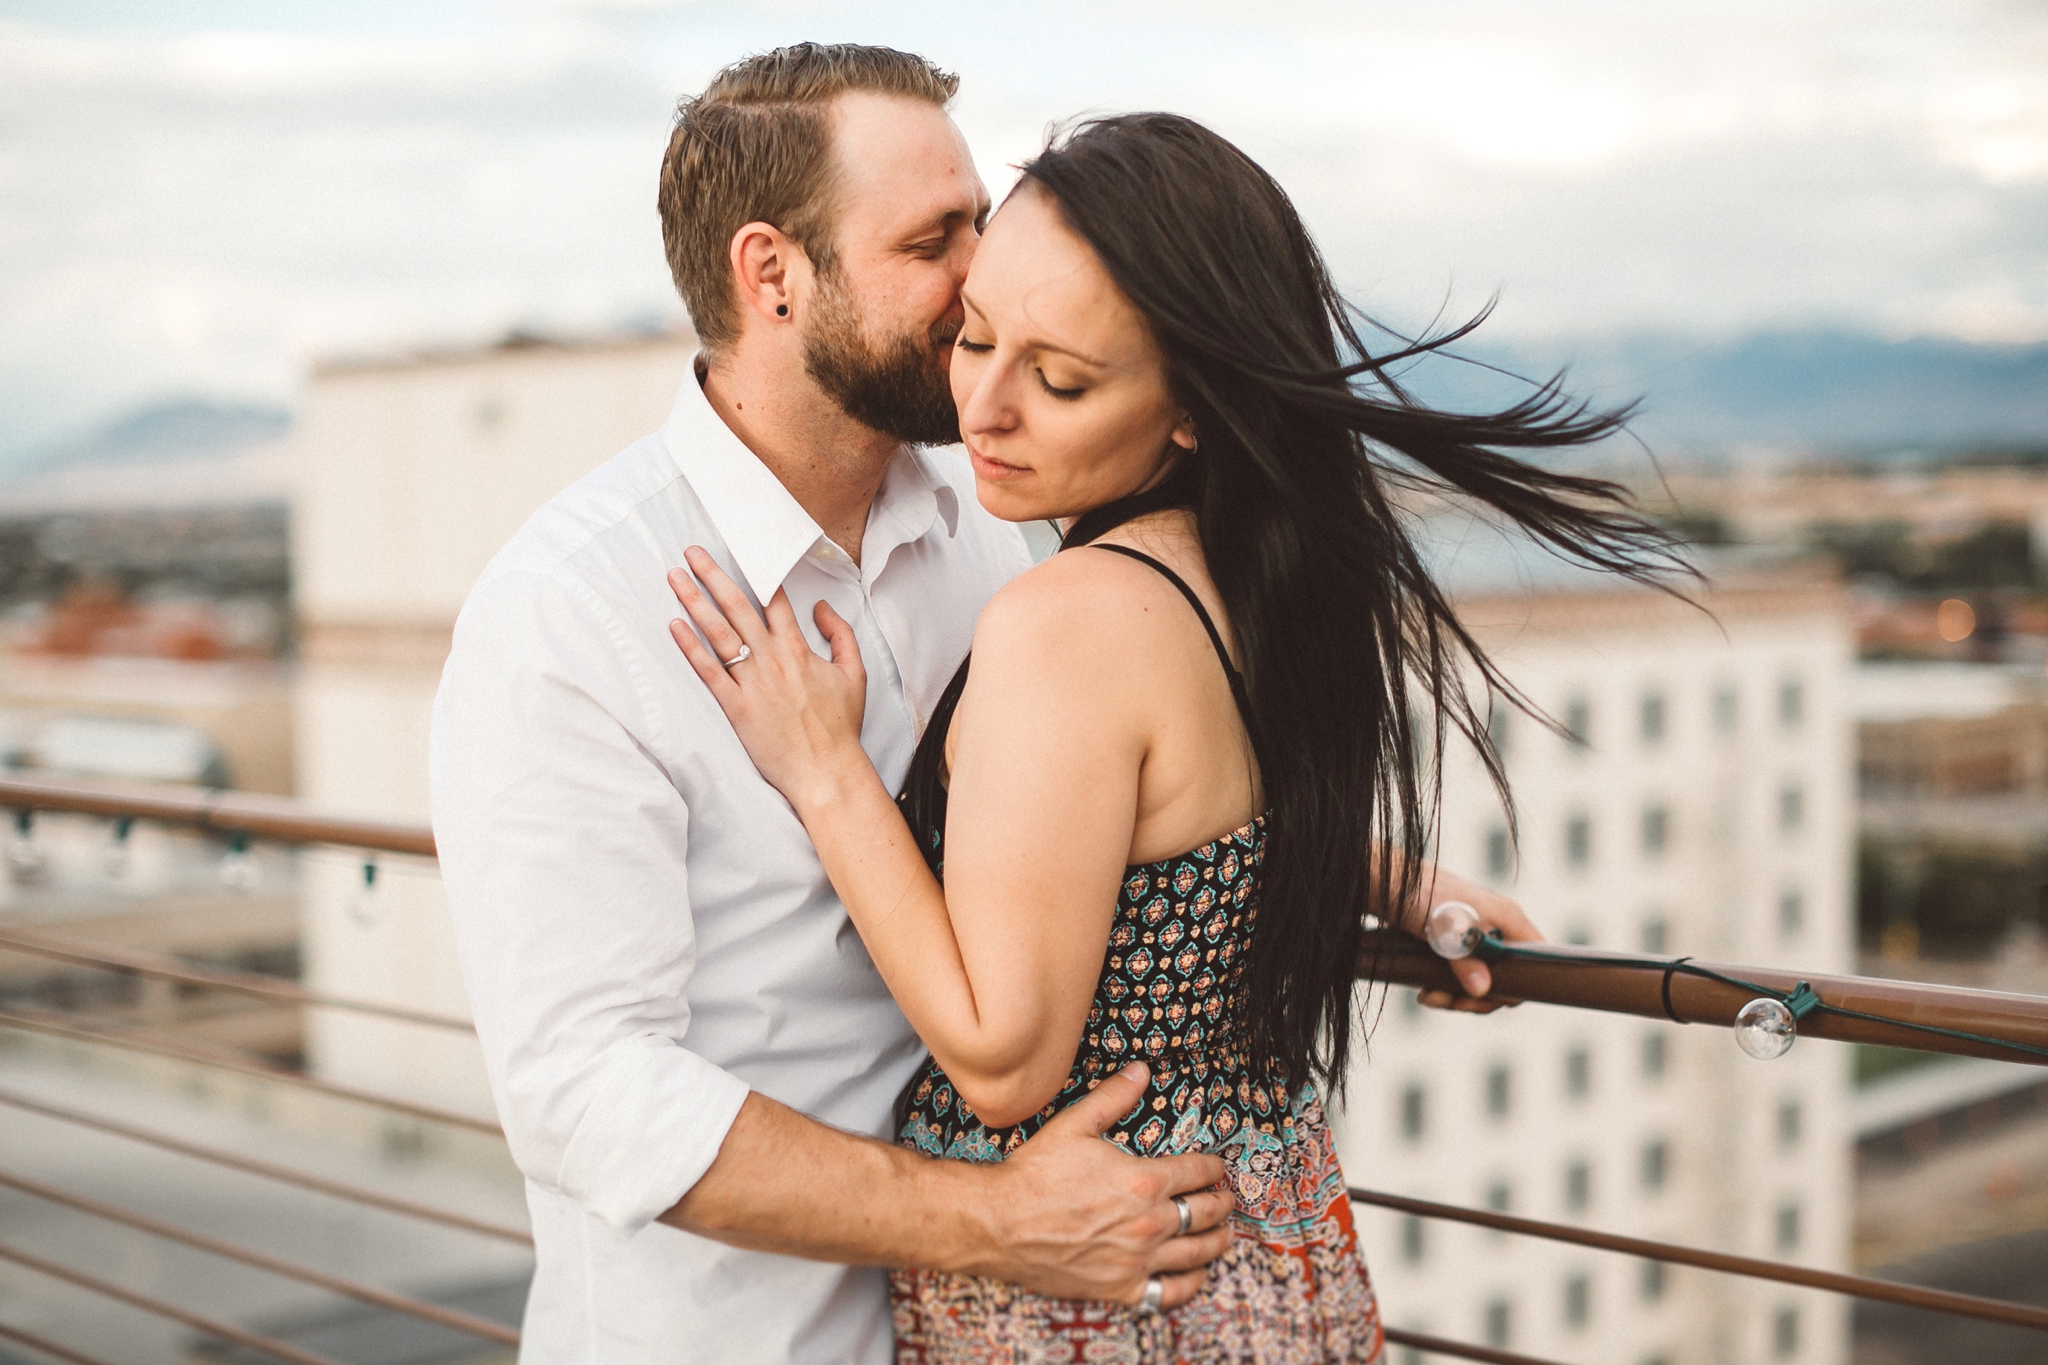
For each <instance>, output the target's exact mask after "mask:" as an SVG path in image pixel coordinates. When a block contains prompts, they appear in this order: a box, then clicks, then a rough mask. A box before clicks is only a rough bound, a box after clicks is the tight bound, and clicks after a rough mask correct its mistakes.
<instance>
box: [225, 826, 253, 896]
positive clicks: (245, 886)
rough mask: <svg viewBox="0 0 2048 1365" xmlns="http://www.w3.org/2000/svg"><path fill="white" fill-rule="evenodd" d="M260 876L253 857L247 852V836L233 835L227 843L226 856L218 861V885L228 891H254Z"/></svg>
mask: <svg viewBox="0 0 2048 1365" xmlns="http://www.w3.org/2000/svg"><path fill="white" fill-rule="evenodd" d="M261 875H262V874H261V873H260V872H258V871H257V868H256V859H255V857H254V856H253V855H252V854H251V853H250V852H249V836H248V835H246V834H237V835H235V836H234V838H233V839H232V840H231V841H229V843H228V851H227V855H226V856H225V857H223V858H222V859H221V860H220V884H221V885H222V886H225V887H226V888H227V889H228V890H230V891H243V892H248V891H254V890H255V889H256V883H257V881H258V879H259V878H260V877H261Z"/></svg>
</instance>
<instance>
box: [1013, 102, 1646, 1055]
mask: <svg viewBox="0 0 2048 1365" xmlns="http://www.w3.org/2000/svg"><path fill="white" fill-rule="evenodd" d="M1022 170H1023V174H1024V177H1025V179H1024V180H1023V181H1020V182H1019V185H1020V187H1021V186H1023V185H1024V184H1027V183H1029V184H1035V185H1037V186H1039V187H1041V188H1042V189H1044V190H1045V191H1046V192H1047V193H1048V194H1050V196H1051V197H1052V199H1053V200H1054V201H1055V202H1056V203H1057V204H1058V206H1059V210H1060V212H1061V213H1062V214H1063V216H1064V218H1065V221H1066V223H1067V224H1068V225H1069V226H1070V227H1072V229H1073V230H1074V231H1075V232H1076V233H1078V234H1079V235H1080V236H1081V237H1082V238H1083V239H1084V240H1085V241H1086V242H1087V243H1088V244H1089V245H1090V246H1091V247H1093V248H1094V250H1095V253H1096V255H1097V256H1098V257H1099V258H1100V259H1101V261H1102V264H1103V265H1104V267H1106V268H1107V270H1108V272H1109V275H1110V277H1111V278H1112V279H1113V280H1114V281H1115V282H1116V284H1117V286H1118V288H1120V289H1121V290H1122V291H1123V293H1124V295H1125V297H1127V298H1128V299H1130V301H1131V302H1132V303H1133V304H1135V305H1136V306H1137V309H1138V311H1139V312H1140V313H1142V314H1143V315H1144V317H1145V319H1146V321H1147V322H1148V323H1149V324H1150V326H1151V329H1152V333H1153V335H1154V337H1155V338H1156V340H1157V342H1158V344H1159V346H1160V348H1161V349H1162V350H1163V351H1164V353H1165V356H1166V365H1167V375H1168V381H1169V383H1170V384H1171V386H1172V390H1173V393H1174V395H1175V397H1176V398H1177V400H1178V401H1179V402H1180V403H1181V404H1183V405H1184V406H1185V407H1186V409H1187V411H1188V412H1190V413H1191V414H1192V415H1193V417H1194V422H1195V429H1196V432H1197V434H1198V437H1199V442H1200V444H1199V448H1198V449H1197V450H1196V451H1195V452H1193V453H1192V454H1189V455H1186V456H1184V457H1182V459H1181V461H1180V463H1179V465H1178V466H1177V467H1176V468H1175V469H1174V471H1173V473H1172V475H1171V476H1170V477H1169V478H1168V480H1167V481H1166V482H1165V483H1164V484H1162V485H1161V487H1160V488H1158V489H1155V490H1152V491H1151V492H1150V493H1149V494H1146V495H1140V498H1139V499H1138V500H1135V501H1129V500H1127V502H1126V503H1125V504H1123V505H1119V504H1111V505H1109V506H1107V507H1102V508H1097V509H1095V510H1094V511H1093V512H1091V513H1089V514H1087V515H1086V516H1084V517H1082V518H1080V519H1079V521H1077V522H1076V524H1075V525H1074V526H1073V527H1071V528H1070V530H1069V533H1068V536H1067V543H1068V544H1075V543H1085V542H1086V541H1088V540H1090V539H1093V538H1094V537H1096V536H1098V535H1100V534H1102V533H1103V532H1104V531H1106V530H1108V529H1110V527H1111V526H1113V525H1115V524H1116V523H1117V522H1120V521H1123V520H1127V519H1128V518H1129V516H1131V515H1132V514H1134V513H1136V512H1139V511H1142V510H1145V509H1146V508H1148V507H1151V506H1156V505H1158V504H1159V503H1160V502H1161V501H1166V502H1169V503H1177V504H1178V505H1182V506H1190V507H1192V508H1193V509H1194V512H1195V514H1196V519H1197V523H1198V526H1199V530H1200V536H1201V546H1202V553H1203V555H1204V556H1205V558H1206V560H1207V563H1208V568H1209V572H1210V575H1211V577H1212V578H1213V579H1214V581H1215V584H1216V588H1217V590H1218V592H1219V593H1220V594H1221V595H1222V598H1223V602H1224V605H1225V607H1226V608H1227V609H1228V611H1229V614H1230V621H1231V624H1232V626H1234V627H1235V629H1236V632H1237V638H1238V641H1239V643H1240V646H1241V652H1242V656H1243V672H1244V677H1245V685H1246V688H1247V691H1248V693H1249V696H1250V711H1251V726H1250V728H1251V731H1252V734H1251V740H1252V746H1253V752H1254V754H1255V755H1256V757H1257V760H1258V764H1259V769H1260V774H1261V778H1262V780H1263V783H1264V786H1265V795H1266V804H1267V810H1268V812H1269V817H1270V818H1269V825H1268V827H1269V831H1270V832H1269V835H1268V844H1267V851H1266V857H1265V865H1264V880H1263V885H1262V888H1261V891H1260V908H1259V918H1258V923H1257V928H1256V929H1255V931H1254V932H1253V934H1252V938H1251V942H1250V945H1249V961H1248V963H1247V966H1246V971H1245V978H1244V984H1245V991H1246V995H1245V998H1246V1000H1247V1010H1248V1017H1247V1018H1246V1019H1245V1021H1244V1023H1245V1026H1246V1028H1247V1030H1248V1036H1247V1040H1246V1041H1247V1043H1248V1044H1249V1046H1250V1049H1251V1053H1252V1055H1253V1056H1254V1057H1260V1058H1264V1059H1269V1060H1271V1061H1272V1062H1274V1063H1277V1065H1278V1066H1279V1067H1280V1068H1281V1070H1282V1071H1283V1072H1284V1073H1285V1074H1286V1075H1287V1076H1288V1077H1290V1078H1291V1079H1293V1080H1294V1081H1296V1082H1299V1081H1301V1080H1304V1079H1307V1078H1310V1077H1314V1078H1316V1079H1320V1080H1321V1081H1323V1082H1324V1083H1325V1084H1326V1085H1328V1086H1329V1087H1330V1088H1332V1089H1341V1087H1342V1084H1343V1077H1344V1074H1345V1065H1346V1062H1347V1059H1348V1057H1349V1054H1350V1049H1351V1045H1352V1038H1353V1030H1354V1025H1355V1016H1356V1011H1355V1010H1354V1008H1353V1000H1354V987H1355V984H1356V978H1357V974H1358V971H1359V968H1360V965H1361V963H1360V956H1361V953H1362V951H1363V948H1364V942H1365V939H1364V934H1365V924H1364V919H1365V916H1366V915H1368V914H1370V915H1375V916H1377V917H1379V918H1380V919H1381V920H1383V921H1391V920H1392V919H1393V917H1394V916H1393V910H1392V907H1397V906H1403V905H1406V904H1408V903H1409V901H1410V899H1411V897H1412V896H1413V895H1414V893H1415V892H1416V890H1417V875H1418V868H1419V866H1420V864H1421V863H1422V861H1423V859H1424V857H1425V856H1426V855H1425V849H1426V848H1427V847H1428V845H1429V842H1430V836H1431V834H1432V833H1433V831H1434V828H1435V825H1436V817H1437V807H1438V800H1439V796H1440V791H1441V773H1440V768H1441V763H1440V760H1441V756H1442V753H1443V749H1444V745H1445V739H1446V737H1447V734H1448V733H1450V732H1451V731H1456V732H1458V733H1461V734H1462V735H1463V736H1464V737H1465V739H1466V740H1467V741H1469V742H1470V743H1471V744H1472V745H1473V746H1474V748H1475V749H1476V750H1477V751H1478V752H1479V754H1480V756H1481V758H1482V759H1483V761H1484V763H1485V766H1486V770H1487V772H1488V774H1489V775H1490V776H1491V778H1492V780H1493V783H1494V785H1495V787H1496V789H1497V790H1498V791H1499V793H1500V795H1501V796H1502V798H1503V800H1506V798H1507V795H1508V792H1507V780H1506V775H1505V772H1504V770H1503V768H1502V766H1501V763H1500V758H1499V755H1498V754H1497V753H1496V752H1495V750H1494V748H1493V746H1492V744H1491V742H1490V740H1489V737H1488V733H1487V726H1486V725H1485V723H1484V721H1483V720H1482V718H1481V715H1480V714H1479V710H1480V709H1483V705H1491V704H1493V702H1494V699H1495V698H1502V699H1505V700H1507V701H1508V702H1510V703H1512V704H1516V705H1520V706H1522V707H1523V709H1525V710H1530V711H1532V712H1533V711H1534V708H1533V707H1531V706H1529V704H1528V703H1527V701H1526V699H1525V698H1523V697H1522V695H1521V694H1520V693H1519V692H1518V691H1517V690H1516V688H1515V687H1514V686H1513V685H1512V684H1510V683H1509V682H1508V680H1507V679H1506V678H1504V677H1503V676H1501V674H1500V673H1499V672H1498V670H1497V669H1496V668H1495V666H1494V665H1493V663H1492V662H1491V661H1490V660H1489V659H1488V658H1487V656H1486V653H1485V651H1484V650H1482V649H1481V648H1480V646H1479V644H1478V642H1477V641H1476V640H1474V639H1473V637H1472V636H1471V634H1470V633H1468V631H1467V630H1466V628H1465V626H1464V625H1462V624H1461V623H1460V622H1459V620H1458V617H1457V615H1456V614H1455V613H1454V612H1453V610H1452V609H1451V606H1450V604H1449V602H1448V601H1447V599H1446V597H1445V594H1444V592H1443V590H1442V589H1441V588H1440V587H1439V586H1438V584H1437V583H1436V582H1435V581H1434V579H1433V578H1432V577H1431V575H1430V572H1429V570H1428V569H1427V568H1426V567H1425V563H1424V560H1423V557H1422V555H1421V554H1420V552H1419V551H1418V549H1417V546H1416V544H1415V542H1414V540H1413V539H1412V538H1411V536H1410V534H1409V532H1408V530H1407V529H1406V527H1405V525H1404V521H1405V520H1406V519H1407V518H1408V517H1410V516H1411V515H1412V509H1411V510H1410V511H1403V510H1402V509H1401V508H1400V507H1399V506H1397V504H1396V502H1395V500H1394V496H1393V495H1395V494H1396V493H1402V492H1405V493H1406V494H1407V495H1409V496H1410V497H1411V498H1412V497H1415V496H1417V495H1420V496H1421V497H1423V498H1447V499H1450V500H1452V501H1453V502H1461V503H1463V504H1464V505H1466V506H1467V507H1471V508H1472V509H1473V510H1475V511H1478V512H1480V513H1481V514H1482V515H1489V516H1491V517H1492V519H1494V520H1496V521H1505V522H1507V523H1511V524H1512V527H1519V528H1520V530H1521V531H1522V532H1523V533H1525V534H1526V535H1527V536H1529V537H1530V538H1532V539H1533V540H1535V541H1536V542H1538V543H1539V544H1541V545H1543V546H1544V547H1546V548H1547V549H1549V550H1550V551H1552V552H1554V553H1557V554H1560V555H1562V556H1564V557H1565V558H1567V559H1570V560H1574V561H1577V562H1579V563H1581V564H1585V565H1588V566H1591V567H1594V568H1597V569H1601V570H1606V571H1611V572H1613V573H1616V574H1620V575H1623V576H1625V577H1628V578H1632V579H1637V580H1639V581H1643V582H1646V583H1652V584H1657V583H1658V576H1659V575H1660V574H1662V573H1664V572H1666V571H1669V570H1674V569H1675V570H1683V569H1684V565H1683V563H1682V561H1681V560H1680V559H1679V557H1678V555H1677V553H1676V549H1675V544H1674V542H1673V540H1672V539H1671V537H1670V536H1669V535H1668V534H1667V533H1665V532H1664V531H1662V530H1660V529H1659V528H1658V527H1656V526H1655V525H1654V524H1652V523H1650V522H1649V521H1647V520H1645V519H1644V518H1642V517H1641V516H1639V515H1637V514H1636V513H1635V512H1634V511H1633V510H1632V507H1631V505H1630V503H1629V501H1628V498H1627V495H1626V493H1625V491H1624V490H1623V489H1622V488H1621V487H1620V486H1619V485H1617V484H1615V483H1612V482H1609V481H1607V480H1603V479H1596V478H1589V477H1584V476H1579V475H1573V474H1568V473H1563V472H1559V471H1558V470H1556V469H1553V468H1549V467H1546V466H1545V465H1543V464H1538V463H1533V462H1531V461H1529V460H1526V459H1520V458H1517V457H1516V456H1514V455H1512V454H1508V453H1506V452H1509V451H1531V452H1541V451H1555V450H1559V449H1562V448H1567V447H1575V446H1582V445H1586V444H1588V443H1591V442H1595V441H1599V440H1601V439H1603V438H1605V437H1608V436H1612V435H1614V434H1616V433H1617V432H1619V431H1621V430H1622V428H1623V424H1624V422H1625V419H1626V417H1627V410H1626V409H1624V410H1621V411H1615V412H1608V411H1595V410H1592V409H1590V408H1588V407H1587V406H1586V405H1585V404H1583V403H1580V402H1575V401H1573V400H1572V399H1571V398H1570V397H1569V396H1567V395H1566V394H1565V393H1564V392H1563V390H1562V388H1561V386H1560V382H1559V380H1557V379H1553V380H1551V381H1550V382H1549V383H1547V384H1542V385H1538V386H1535V387H1534V390H1533V392H1532V393H1531V394H1530V395H1529V396H1528V397H1527V398H1526V399H1524V400H1523V401H1521V402H1519V403H1516V404H1514V405H1513V406H1510V407H1507V408H1505V409H1503V410H1500V411H1497V412H1487V413H1478V414H1460V413H1452V412H1442V411H1436V410H1433V409H1431V408H1429V407H1427V406H1425V405H1423V404H1421V403H1419V402H1417V401H1416V400H1415V399H1414V398H1413V397H1412V396H1411V395H1410V394H1409V393H1408V391H1407V390H1406V389H1405V388H1404V387H1403V385H1402V383H1401V382H1400V380H1399V379H1398V378H1397V376H1396V375H1395V374H1394V373H1392V372H1391V369H1390V367H1395V366H1398V365H1401V364H1402V363H1404V362H1409V361H1413V360H1415V359H1417V358H1418V357H1422V356H1425V355H1426V354H1427V353H1429V352H1432V351H1436V350H1439V349H1441V348H1442V347H1443V346H1445V345H1447V344H1449V343H1452V342H1455V341H1457V340H1458V339H1460V338H1461V337H1463V336H1465V335H1467V334H1468V333H1469V332H1470V331H1471V330H1472V328H1473V327H1475V326H1477V325H1478V322H1479V321H1480V320H1481V319H1482V318H1483V317H1484V314H1483V313H1482V314H1481V315H1480V317H1479V318H1475V319H1473V320H1472V321H1471V322H1468V323H1466V324H1465V325H1464V326H1462V327H1458V328H1455V329H1452V330H1450V331H1449V332H1447V333H1444V334H1441V335H1438V336H1436V337H1434V338H1433V339H1423V340H1420V341H1411V342H1406V343H1405V344H1401V345H1398V346H1395V347H1393V348H1392V349H1390V350H1389V351H1388V352H1387V353H1383V354H1378V355H1375V354H1373V353H1372V351H1371V350H1370V349H1369V348H1368V346H1367V345H1366V342H1365V339H1364V336H1362V335H1361V328H1360V321H1361V315H1359V314H1357V313H1356V312H1355V311H1354V310H1353V309H1351V308H1350V307H1349V306H1348V305H1347V304H1346V302H1345V301H1344V299H1343V298H1342V297H1340V296H1339V294H1338V292H1337V290H1336V288H1335V286H1334V285H1333V284H1332V283H1331V280H1330V275H1329V271H1328V269H1327V268H1326V267H1325V265H1324V263H1323V259H1322V256H1321V253H1320V252H1319V251H1318V250H1317V249H1316V246H1315V243H1314V242H1313V241H1312V240H1310V238H1309V235H1308V232H1307V230H1306V229H1305V228H1304V227H1303V225H1302V222H1301V219H1300V216H1299V215H1298V214H1297V213H1296V212H1295V209H1294V206H1293V204H1292V203H1291V202H1289V200H1288V198H1287V195H1286V193H1285V192H1284V191H1283V190H1282V189H1281V188H1280V186H1279V185H1278V184H1277V183H1276V182H1275V181H1274V180H1273V178H1272V177H1271V176H1269V175H1267V174H1266V172H1265V171H1263V170H1261V169H1260V168H1259V166H1258V165H1257V164H1256V163H1254V162H1253V161H1252V160H1251V158H1250V157H1248V156H1246V155H1245V154H1244V153H1243V152H1241V151H1239V150H1238V149H1237V148H1236V147H1235V146H1233V145H1232V144H1231V143H1229V142H1228V141H1226V140H1225V139H1223V138H1222V137H1219V136H1218V135H1217V134H1215V133H1213V132H1211V131H1210V130H1209V129H1207V128H1204V127H1203V126H1202V125H1201V124H1199V123H1196V122H1194V121H1193V120H1191V119H1187V118H1182V117H1180V116H1178V115H1174V114H1157V113H1147V114H1127V115H1122V116H1118V117H1111V118H1098V119H1094V120H1091V121H1089V122H1086V123H1082V124H1080V125H1078V126H1077V127H1076V128H1074V129H1073V130H1072V131H1071V132H1070V133H1068V134H1067V135H1066V136H1064V137H1061V138H1058V139H1056V140H1055V141H1054V142H1053V143H1052V144H1051V145H1049V146H1048V147H1047V148H1046V149H1045V150H1044V151H1043V152H1041V153H1040V154H1039V155H1038V156H1037V157H1036V158H1035V159H1034V160H1032V161H1030V162H1029V163H1027V164H1026V165H1024V166H1023V167H1022ZM1468 668H1469V669H1470V671H1471V674H1472V677H1471V684H1472V685H1471V686H1469V687H1468V680H1467V677H1466V670H1467V669H1468ZM1482 685H1483V687H1482ZM1475 695H1477V696H1479V697H1480V698H1482V699H1483V705H1482V708H1475V705H1474V697H1475ZM1510 809H1512V806H1511V805H1510ZM1375 850H1387V851H1397V852H1398V853H1399V855H1400V856H1398V857H1383V856H1375ZM1370 974H1371V968H1370V966H1369V967H1368V975H1370Z"/></svg>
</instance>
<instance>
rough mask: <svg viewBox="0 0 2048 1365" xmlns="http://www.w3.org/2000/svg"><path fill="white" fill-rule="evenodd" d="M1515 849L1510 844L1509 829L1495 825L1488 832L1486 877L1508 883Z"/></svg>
mask: <svg viewBox="0 0 2048 1365" xmlns="http://www.w3.org/2000/svg"><path fill="white" fill-rule="evenodd" d="M1512 854H1513V848H1512V846H1511V845H1510V844H1509V843H1508V827H1507V826H1506V825H1495V826H1494V827H1493V828H1492V829H1489V830H1488V831H1486V875H1487V876H1489V877H1491V878H1493V879H1494V880H1495V881H1497V882H1499V881H1506V880H1507V876H1508V867H1509V862H1510V859H1511V857H1512Z"/></svg>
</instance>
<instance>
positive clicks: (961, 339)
mask: <svg viewBox="0 0 2048 1365" xmlns="http://www.w3.org/2000/svg"><path fill="white" fill-rule="evenodd" d="M953 344H954V345H955V346H958V347H959V348H960V349H961V350H963V351H965V352H967V353H968V354H969V355H984V354H986V353H987V352H989V351H993V350H994V349H995V345H994V344H993V343H992V342H987V341H969V340H968V339H967V334H966V333H965V332H962V333H961V334H960V335H959V336H957V337H954V338H953Z"/></svg>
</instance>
